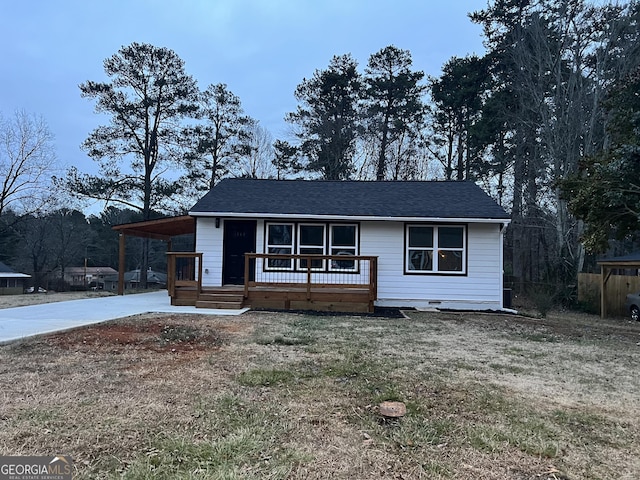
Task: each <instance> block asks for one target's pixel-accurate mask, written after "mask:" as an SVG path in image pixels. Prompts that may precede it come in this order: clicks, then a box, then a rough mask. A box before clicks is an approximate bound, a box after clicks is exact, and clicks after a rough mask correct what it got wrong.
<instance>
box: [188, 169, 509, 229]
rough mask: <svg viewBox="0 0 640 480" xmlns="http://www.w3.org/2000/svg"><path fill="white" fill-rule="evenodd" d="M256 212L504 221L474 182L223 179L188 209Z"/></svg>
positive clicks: (195, 212) (499, 210) (500, 211)
mask: <svg viewBox="0 0 640 480" xmlns="http://www.w3.org/2000/svg"><path fill="white" fill-rule="evenodd" d="M189 213H190V214H191V215H194V216H198V214H206V215H210V214H221V215H224V214H256V216H268V215H291V216H305V215H310V216H328V217H332V216H335V217H345V216H346V217H392V218H393V217H405V218H407V217H410V218H452V219H453V218H457V219H466V218H469V219H472V218H476V219H496V220H507V219H509V215H508V214H507V213H506V212H505V211H504V210H503V209H502V207H500V206H499V205H498V204H497V203H496V202H495V201H494V200H493V199H492V198H491V197H489V196H488V195H487V194H486V193H485V192H484V191H483V190H482V189H481V188H480V187H479V186H477V185H476V184H474V183H472V182H452V181H447V182H435V181H432V182H417V181H408V182H407V181H402V182H400V181H398V182H392V181H389V182H365V181H321V180H255V179H237V178H233V179H232V178H229V179H224V180H222V181H221V182H220V183H218V184H217V185H216V186H215V187H214V188H213V189H212V190H211V191H210V192H209V193H207V194H206V195H205V196H204V197H202V199H200V201H198V202H197V203H196V204H195V205H194V207H193V208H192V209H191V211H190V212H189Z"/></svg>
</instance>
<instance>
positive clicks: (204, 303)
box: [196, 300, 243, 310]
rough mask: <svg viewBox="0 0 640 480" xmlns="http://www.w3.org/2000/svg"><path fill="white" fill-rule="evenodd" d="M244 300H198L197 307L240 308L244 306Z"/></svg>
mask: <svg viewBox="0 0 640 480" xmlns="http://www.w3.org/2000/svg"><path fill="white" fill-rule="evenodd" d="M242 304H243V302H242V301H236V302H223V301H218V300H198V301H197V302H196V308H216V309H219V310H239V309H241V308H242Z"/></svg>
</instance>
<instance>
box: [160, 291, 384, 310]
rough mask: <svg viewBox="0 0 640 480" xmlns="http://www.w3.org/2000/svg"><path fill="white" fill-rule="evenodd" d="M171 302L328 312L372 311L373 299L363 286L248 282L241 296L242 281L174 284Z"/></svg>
mask: <svg viewBox="0 0 640 480" xmlns="http://www.w3.org/2000/svg"><path fill="white" fill-rule="evenodd" d="M171 304H172V305H195V306H196V307H198V308H225V309H229V308H243V307H250V308H255V309H260V308H264V309H273V310H315V311H328V312H361V313H365V312H373V300H372V299H371V298H370V292H369V289H368V288H366V287H363V288H358V287H349V288H341V287H331V286H325V285H320V286H312V287H311V289H310V290H309V291H308V290H307V288H306V287H304V286H301V287H296V286H277V285H268V286H263V285H259V286H251V287H249V292H248V296H247V297H246V298H245V297H244V286H243V285H224V286H222V287H203V288H202V290H201V292H200V293H199V294H198V292H197V289H196V288H195V287H178V288H176V291H175V295H174V296H173V297H172V298H171Z"/></svg>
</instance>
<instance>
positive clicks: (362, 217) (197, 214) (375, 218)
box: [189, 211, 511, 224]
mask: <svg viewBox="0 0 640 480" xmlns="http://www.w3.org/2000/svg"><path fill="white" fill-rule="evenodd" d="M189 215H191V216H193V217H220V218H229V217H233V218H277V219H290V220H293V219H305V220H338V221H351V222H355V221H392V222H441V223H501V224H509V223H510V222H511V220H510V219H509V218H491V217H490V218H480V217H415V216H398V217H392V216H376V215H314V214H303V213H237V212H196V211H191V212H189Z"/></svg>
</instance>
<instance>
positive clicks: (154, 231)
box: [112, 215, 196, 295]
mask: <svg viewBox="0 0 640 480" xmlns="http://www.w3.org/2000/svg"><path fill="white" fill-rule="evenodd" d="M112 228H113V230H115V231H117V232H118V234H119V250H118V295H124V273H125V270H126V266H125V263H126V262H125V253H126V237H127V236H130V237H141V238H152V239H154V240H162V241H164V242H167V252H171V251H172V249H171V239H172V238H173V237H177V236H178V235H187V234H189V233H195V231H196V220H195V218H193V217H190V216H189V215H182V216H179V217H169V218H159V219H156V220H147V221H145V222H135V223H125V224H123V225H116V226H115V227H112Z"/></svg>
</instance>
